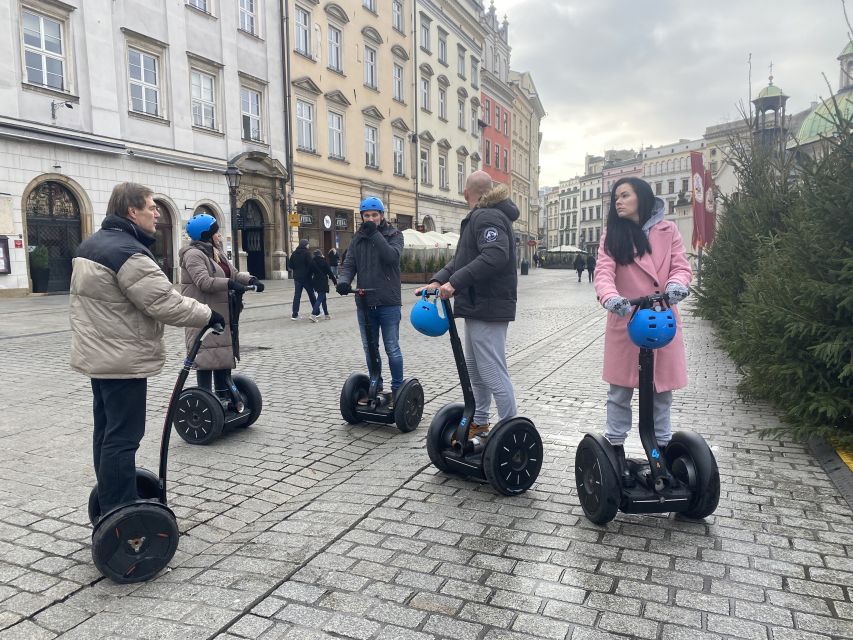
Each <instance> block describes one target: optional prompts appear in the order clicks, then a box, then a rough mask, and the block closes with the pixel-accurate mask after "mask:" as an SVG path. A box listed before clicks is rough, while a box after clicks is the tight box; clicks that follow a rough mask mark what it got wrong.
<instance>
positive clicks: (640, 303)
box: [628, 293, 669, 309]
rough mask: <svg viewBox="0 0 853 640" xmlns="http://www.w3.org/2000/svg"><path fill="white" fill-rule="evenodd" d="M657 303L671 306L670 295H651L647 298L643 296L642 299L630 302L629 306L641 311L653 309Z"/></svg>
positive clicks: (634, 299)
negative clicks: (648, 308)
mask: <svg viewBox="0 0 853 640" xmlns="http://www.w3.org/2000/svg"><path fill="white" fill-rule="evenodd" d="M656 302H665V303H666V304H667V305H668V304H669V294H668V293H651V294H649V295H647V296H642V297H641V298H633V299H631V300H628V304H630V305H631V306H632V307H639V308H641V309H645V308H647V307H651V306H652V305H653V304H655V303H656Z"/></svg>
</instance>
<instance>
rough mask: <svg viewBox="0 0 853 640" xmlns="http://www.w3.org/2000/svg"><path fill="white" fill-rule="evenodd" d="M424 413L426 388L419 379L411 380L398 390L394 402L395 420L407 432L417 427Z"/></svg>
mask: <svg viewBox="0 0 853 640" xmlns="http://www.w3.org/2000/svg"><path fill="white" fill-rule="evenodd" d="M423 414H424V389H423V387H422V386H421V383H420V382H418V381H417V380H409V381H407V382H404V383H403V386H402V387H400V389H399V390H398V391H397V400H396V402H395V403H394V422H395V423H396V425H397V428H398V429H399V430H400V431H402V432H403V433H407V432H409V431H412V430H413V429H415V428H417V426H418V425H419V424H420V423H421V417H422V416H423Z"/></svg>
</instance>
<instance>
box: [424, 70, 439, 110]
mask: <svg viewBox="0 0 853 640" xmlns="http://www.w3.org/2000/svg"><path fill="white" fill-rule="evenodd" d="M429 94H430V91H429V78H421V109H425V110H426V111H429V108H430V104H429ZM439 94H441V91H439Z"/></svg>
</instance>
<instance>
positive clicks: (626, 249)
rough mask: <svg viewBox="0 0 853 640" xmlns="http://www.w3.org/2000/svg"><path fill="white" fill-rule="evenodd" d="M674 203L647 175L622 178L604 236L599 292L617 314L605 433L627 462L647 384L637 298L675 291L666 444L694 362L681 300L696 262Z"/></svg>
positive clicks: (662, 359) (661, 354)
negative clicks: (639, 395) (672, 211)
mask: <svg viewBox="0 0 853 640" xmlns="http://www.w3.org/2000/svg"><path fill="white" fill-rule="evenodd" d="M665 212H666V206H665V203H664V201H663V200H661V199H660V198H656V197H655V195H654V193H653V192H652V188H651V187H650V186H649V184H648V183H647V182H645V181H644V180H640V179H639V178H622V179H620V180H617V181H616V184H615V185H613V191H612V194H611V204H610V212H609V213H608V216H607V228H606V229H605V232H604V234H603V235H602V236H601V241H600V243H599V249H598V265H597V267H596V269H595V293H596V295H597V296H598V300H599V302H601V304H602V306H604V308H605V309H607V310H608V311H609V312H610V313H608V314H607V325H606V329H605V332H604V372H603V376H602V377H603V378H604V381H605V382H608V383H609V384H610V387H609V390H608V392H607V427H606V430H605V434H604V435H605V437H606V438H607V439H608V440H609V441H610V444H612V445H613V446H614V449H615V450H616V452H617V455H619V456H620V457H621V458H623V463H622V467H621V468H623V469H624V468H625V464H624V456H625V451H624V448H623V446H622V445H623V443H624V442H625V438H626V437H627V435H628V432H629V431H630V429H631V424H632V415H633V414H632V411H631V396H632V395H633V393H634V389H636V388H638V387H639V370H638V368H637V359H638V356H639V347H637V346H636V345H635V344H634V343H633V342H632V341H631V339H630V337H629V336H628V330H627V324H628V316H629V315H630V313H631V305H630V304H629V302H628V299H630V298H639V297H642V296H645V295H648V294H650V293H655V292H659V291H660V289H661V287H663V288H664V291H665V293H667V294H669V300H670V303H671V304H672V308H673V313H674V314H675V319H676V326H677V333H676V335H675V339H674V340H673V341H672V342H670V343H669V344H668V345H667V346H665V347H663V348H661V349H658V350H656V351H655V364H654V380H655V385H654V387H655V388H654V403H653V405H654V423H655V438H656V439H657V444H658V447H659V448H661V449H663V448H664V447H665V446H666V445H667V444H668V443H669V441H670V439H671V438H672V421H671V416H670V413H671V409H672V391H673V389H681V388H683V387H685V386H687V364H686V357H685V353H684V342H683V341H682V336H681V317H680V315H679V313H678V310H677V308H676V307H675V305H677V304H678V303H679V302H680V301H681V300H683V299H684V298H685V297H686V296H687V293H688V286H689V285H690V281H691V279H692V277H693V274H692V272H691V269H690V263H689V262H688V261H687V255H686V253H685V250H684V243H683V242H682V240H681V233H679V231H678V227H677V226H676V225H675V223H674V222H671V221H669V220H665V219H664V213H665Z"/></svg>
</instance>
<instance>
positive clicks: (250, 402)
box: [231, 375, 264, 428]
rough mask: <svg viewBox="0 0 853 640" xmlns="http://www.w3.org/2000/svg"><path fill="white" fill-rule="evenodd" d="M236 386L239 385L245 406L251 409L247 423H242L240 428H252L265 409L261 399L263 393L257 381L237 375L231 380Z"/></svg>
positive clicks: (246, 419)
mask: <svg viewBox="0 0 853 640" xmlns="http://www.w3.org/2000/svg"><path fill="white" fill-rule="evenodd" d="M231 380H233V382H234V384H235V385H237V391H238V393H239V394H240V396H241V397H242V398H243V404H245V405H246V407H248V409H249V416H248V418H244V420H245V422H241V423H240V424H238V425H237V426H238V427H242V428H245V427H250V426H252V425H253V424H255V422H256V421H257V419H258V418H259V417H260V416H261V410H262V409H263V404H264V402H263V398H262V397H261V392H260V390H259V389H258V385H256V384H255V381H254V380H252V379H251V378H247V377H246V376H241V375H236V376H233V377H232V378H231Z"/></svg>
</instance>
